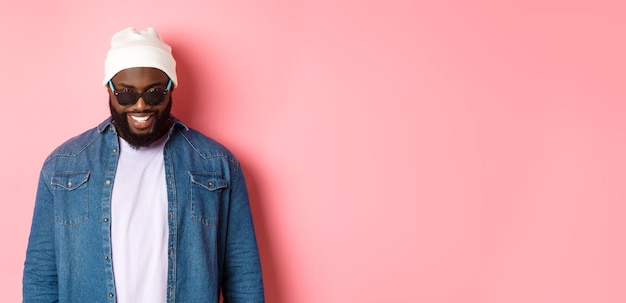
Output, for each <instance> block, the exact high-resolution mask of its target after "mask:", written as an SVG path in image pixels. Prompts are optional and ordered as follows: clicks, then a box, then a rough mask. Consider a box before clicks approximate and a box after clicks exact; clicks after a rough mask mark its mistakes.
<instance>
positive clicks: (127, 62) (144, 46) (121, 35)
mask: <svg viewBox="0 0 626 303" xmlns="http://www.w3.org/2000/svg"><path fill="white" fill-rule="evenodd" d="M132 67H154V68H158V69H160V70H162V71H163V72H164V73H166V74H167V75H168V76H169V77H170V79H172V84H173V85H174V87H176V86H177V85H178V78H177V77H176V60H174V57H173V56H172V48H171V47H170V46H169V45H167V44H166V43H165V42H163V40H162V39H161V37H160V36H159V34H158V33H157V31H156V30H155V29H154V28H152V27H148V28H146V29H144V30H142V31H140V32H138V31H137V30H135V29H134V28H132V27H129V28H126V29H123V30H121V31H119V32H117V33H115V34H114V35H113V37H112V38H111V49H110V50H109V52H108V53H107V57H106V60H105V61H104V81H103V82H102V84H103V85H104V86H106V85H107V84H108V83H109V80H111V78H113V77H114V76H115V75H116V74H117V73H119V72H120V71H122V70H125V69H127V68H132Z"/></svg>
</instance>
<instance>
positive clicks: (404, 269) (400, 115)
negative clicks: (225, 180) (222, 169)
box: [0, 0, 626, 303]
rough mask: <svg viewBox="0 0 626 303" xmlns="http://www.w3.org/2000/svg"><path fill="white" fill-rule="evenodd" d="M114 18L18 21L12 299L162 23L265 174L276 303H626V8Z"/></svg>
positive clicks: (3, 58) (0, 93) (4, 288)
mask: <svg viewBox="0 0 626 303" xmlns="http://www.w3.org/2000/svg"><path fill="white" fill-rule="evenodd" d="M92 3H94V4H92ZM95 3H96V2H90V1H79V0H63V1H44V0H39V1H28V0H26V1H12V2H11V4H10V5H9V4H6V3H5V4H2V9H0V20H2V21H1V22H2V27H0V37H2V46H1V47H0V66H1V67H2V72H1V73H0V84H1V87H2V88H1V89H0V102H1V106H2V108H3V117H2V119H0V129H2V130H3V143H2V148H0V165H1V167H2V171H3V173H2V174H1V175H0V192H2V195H3V198H2V199H1V203H2V211H1V212H0V233H1V237H2V238H1V241H2V243H3V245H2V249H1V254H2V255H1V256H2V257H1V258H0V268H2V281H0V293H1V294H2V300H1V301H3V302H18V301H19V300H20V298H21V276H22V268H23V261H24V253H25V248H26V241H27V236H28V232H29V227H30V219H31V215H32V207H33V203H34V195H35V190H36V182H37V178H38V173H39V168H40V166H41V164H42V161H43V160H44V158H45V157H46V155H47V154H48V153H49V152H50V151H51V150H52V149H53V148H54V147H56V146H57V145H59V144H60V143H61V142H63V141H64V140H66V139H68V138H69V137H71V136H74V135H76V134H78V133H80V132H82V131H84V130H86V129H87V128H90V127H93V126H95V125H96V124H97V123H99V122H100V121H101V120H103V119H104V118H105V117H106V116H107V115H108V107H107V103H106V102H107V95H106V93H105V90H104V88H103V87H102V86H100V82H101V80H102V76H103V60H104V56H105V54H106V51H107V49H108V43H109V38H110V36H111V35H112V34H113V33H114V32H115V31H117V30H120V29H122V28H124V27H127V26H135V27H137V28H144V27H146V26H155V27H156V28H157V29H158V30H159V31H160V32H161V34H162V36H163V37H164V39H165V40H167V41H168V42H169V43H170V44H171V45H172V46H173V47H174V52H175V55H176V57H177V59H178V61H179V75H180V76H179V79H180V86H179V88H178V89H177V90H176V92H175V93H174V97H175V103H174V108H175V110H174V111H175V114H176V115H177V116H179V117H180V118H182V119H183V120H185V121H186V122H187V123H188V124H189V125H190V126H192V127H195V128H197V129H199V130H201V131H203V132H204V133H206V134H208V135H210V136H212V137H214V138H216V139H217V140H219V141H221V142H222V143H224V144H226V145H227V146H228V147H230V148H231V150H232V151H233V152H235V153H236V154H237V155H238V156H239V158H240V160H241V162H242V163H243V165H244V167H245V172H246V176H247V178H248V180H249V188H250V192H251V197H252V207H253V213H254V218H255V220H256V221H255V223H256V228H257V231H258V235H259V245H260V249H261V254H262V261H263V266H264V268H263V271H264V278H265V281H266V289H267V301H268V302H270V303H291V302H296V303H308V302H311V303H313V302H324V303H340V302H342V303H343V302H364V303H369V302H396V303H409V302H436V303H449V302H450V303H452V302H481V303H490V302H511V303H517V302H520V303H521V302H524V303H527V302H534V303H543V302H568V303H572V302H626V291H625V290H624V289H625V288H624V287H625V285H626V259H625V257H624V256H626V245H624V229H625V228H626V220H624V219H623V217H624V214H625V212H626V205H625V204H624V201H625V199H626V191H625V190H624V183H625V181H626V160H625V159H624V155H625V154H626V140H625V139H626V138H625V136H626V132H625V127H626V125H625V122H624V121H625V120H624V119H623V117H624V116H625V114H626V112H625V111H626V104H625V102H624V101H625V97H626V96H625V91H626V89H625V87H624V79H625V78H626V77H625V76H626V59H625V56H624V54H625V53H626V43H625V42H624V41H625V39H624V38H625V29H626V10H625V9H626V7H625V6H624V5H623V4H621V3H623V1H522V0H519V1H408V0H407V1H402V0H397V1H382V0H381V1H323V0H302V1H272V0H269V1H237V0H235V1H190V0H180V1H147V0H142V1H119V0H110V1H105V2H98V3H97V4H95Z"/></svg>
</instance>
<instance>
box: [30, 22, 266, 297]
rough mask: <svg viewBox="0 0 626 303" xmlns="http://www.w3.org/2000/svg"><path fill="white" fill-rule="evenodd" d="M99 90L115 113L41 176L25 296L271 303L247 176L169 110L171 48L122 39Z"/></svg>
mask: <svg viewBox="0 0 626 303" xmlns="http://www.w3.org/2000/svg"><path fill="white" fill-rule="evenodd" d="M103 85H104V86H105V87H106V89H107V91H108V93H109V106H110V109H111V117H109V118H108V119H106V120H105V121H104V122H102V123H101V124H100V125H98V126H97V127H95V128H93V129H91V130H88V131H86V132H85V133H83V134H81V135H79V136H77V137H74V138H72V139H70V140H69V141H67V142H65V143H64V144H62V145H61V146H60V147H58V148H57V149H56V150H55V151H53V152H52V153H51V154H50V156H48V158H47V159H46V160H45V162H44V165H43V168H42V170H41V173H40V179H39V185H38V190H37V196H36V201H35V210H34V215H33V222H32V227H31V233H30V238H29V243H28V248H27V252H26V261H25V263H24V277H23V301H24V302H111V303H114V302H117V303H131V302H133V303H134V302H150V303H152V302H215V303H217V302H218V301H219V298H220V294H221V295H222V296H223V297H224V302H230V303H233V302H264V296H263V282H262V275H261V265H260V260H259V255H258V249H257V244H256V238H255V233H254V227H253V223H252V216H251V213H250V205H249V201H248V194H247V189H246V184H245V180H244V176H243V172H242V169H241V167H240V165H239V162H238V161H237V159H236V158H235V157H234V156H233V155H232V154H231V153H230V152H229V151H228V150H227V149H226V148H225V147H223V146H222V145H220V144H219V143H217V142H216V141H214V140H212V139H210V138H208V137H206V136H204V135H202V134H201V133H199V132H197V131H195V130H193V129H190V128H188V127H187V126H185V125H184V124H183V123H182V122H181V121H179V120H177V119H176V118H175V117H173V116H172V115H171V114H170V110H171V108H172V94H173V92H174V89H175V88H176V87H177V85H178V78H177V76H176V61H175V60H174V58H173V56H172V54H171V48H170V46H169V45H167V44H166V43H164V42H163V41H162V39H161V38H160V37H159V35H158V33H157V32H156V31H155V30H154V29H153V28H147V29H145V30H143V31H137V30H135V29H133V28H127V29H125V30H122V31H120V32H118V33H116V34H115V35H114V36H113V38H112V39H111V49H110V50H109V52H108V54H107V58H106V60H105V77H104V81H103Z"/></svg>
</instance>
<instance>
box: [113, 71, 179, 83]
mask: <svg viewBox="0 0 626 303" xmlns="http://www.w3.org/2000/svg"><path fill="white" fill-rule="evenodd" d="M167 79H168V77H167V74H166V73H165V72H163V71H162V70H160V69H157V68H153V67H132V68H127V69H124V70H121V71H120V72H119V73H117V74H116V75H115V76H114V77H113V79H112V80H113V81H115V82H123V83H142V82H150V83H153V82H167Z"/></svg>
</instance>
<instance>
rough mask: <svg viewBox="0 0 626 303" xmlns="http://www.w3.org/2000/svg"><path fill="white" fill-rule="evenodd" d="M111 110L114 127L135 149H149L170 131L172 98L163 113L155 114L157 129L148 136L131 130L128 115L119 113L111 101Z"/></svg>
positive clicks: (157, 112)
mask: <svg viewBox="0 0 626 303" xmlns="http://www.w3.org/2000/svg"><path fill="white" fill-rule="evenodd" d="M109 109H110V110H111V117H112V118H113V125H115V129H116V130H117V133H118V135H119V136H120V137H122V139H124V140H126V142H128V144H130V145H131V146H132V147H134V148H140V147H148V146H150V144H152V143H153V142H154V141H156V140H159V139H161V138H162V137H163V136H165V134H166V133H167V132H168V131H169V129H170V126H171V125H172V122H171V120H170V112H171V110H172V98H171V97H170V102H169V104H168V105H167V107H165V109H164V110H163V111H156V112H154V118H155V120H154V126H155V128H154V129H153V130H152V131H151V132H150V133H147V134H136V133H133V132H132V131H131V130H130V125H129V124H128V115H127V114H128V113H118V112H117V111H116V110H115V108H113V105H112V104H111V101H110V100H109Z"/></svg>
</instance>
